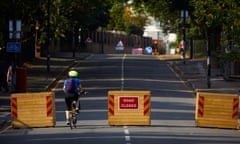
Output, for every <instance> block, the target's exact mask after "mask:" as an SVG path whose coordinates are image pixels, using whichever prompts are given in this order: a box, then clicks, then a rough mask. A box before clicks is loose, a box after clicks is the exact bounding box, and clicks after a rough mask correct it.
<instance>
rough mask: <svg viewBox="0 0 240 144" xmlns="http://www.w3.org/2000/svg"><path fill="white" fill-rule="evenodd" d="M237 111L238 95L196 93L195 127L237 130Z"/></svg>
mask: <svg viewBox="0 0 240 144" xmlns="http://www.w3.org/2000/svg"><path fill="white" fill-rule="evenodd" d="M238 109H239V97H238V95H234V94H219V93H206V92H198V93H197V98H196V110H195V120H196V126H199V127H215V128H233V129H238V128H239V122H238Z"/></svg>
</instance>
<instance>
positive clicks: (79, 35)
mask: <svg viewBox="0 0 240 144" xmlns="http://www.w3.org/2000/svg"><path fill="white" fill-rule="evenodd" d="M81 32H82V29H81V28H79V29H78V45H79V49H81Z"/></svg>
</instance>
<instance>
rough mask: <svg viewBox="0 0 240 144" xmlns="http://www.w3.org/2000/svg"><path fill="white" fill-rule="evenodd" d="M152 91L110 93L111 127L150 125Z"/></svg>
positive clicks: (109, 121)
mask: <svg viewBox="0 0 240 144" xmlns="http://www.w3.org/2000/svg"><path fill="white" fill-rule="evenodd" d="M150 113H151V112H150V91H109V92H108V124H109V125H125V126H126V125H146V126H148V125H150V124H151V119H150V116H151V115H150Z"/></svg>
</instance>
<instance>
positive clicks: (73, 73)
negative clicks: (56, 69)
mask: <svg viewBox="0 0 240 144" xmlns="http://www.w3.org/2000/svg"><path fill="white" fill-rule="evenodd" d="M68 76H69V77H78V72H77V71H75V70H72V71H69V72H68Z"/></svg>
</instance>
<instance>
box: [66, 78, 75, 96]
mask: <svg viewBox="0 0 240 144" xmlns="http://www.w3.org/2000/svg"><path fill="white" fill-rule="evenodd" d="M66 91H67V92H68V93H74V92H75V81H74V79H72V78H69V79H67V81H66Z"/></svg>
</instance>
